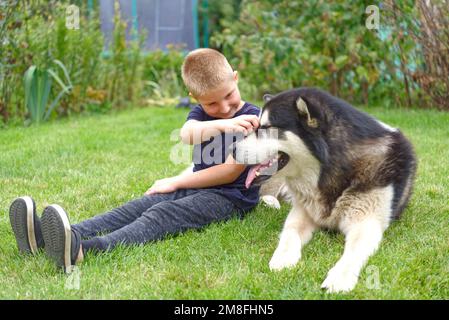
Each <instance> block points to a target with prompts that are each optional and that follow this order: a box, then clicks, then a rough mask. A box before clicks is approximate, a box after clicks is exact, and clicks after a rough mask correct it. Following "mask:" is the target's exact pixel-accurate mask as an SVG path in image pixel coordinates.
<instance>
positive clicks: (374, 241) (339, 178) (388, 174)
mask: <svg viewBox="0 0 449 320" xmlns="http://www.w3.org/2000/svg"><path fill="white" fill-rule="evenodd" d="M264 100H265V106H264V108H263V111H262V113H261V116H260V127H259V129H258V131H257V132H255V133H253V134H251V135H249V136H248V137H247V138H246V139H244V140H242V141H240V142H237V143H236V144H235V145H234V146H233V148H234V150H233V151H234V155H235V158H236V160H237V161H238V162H240V163H246V164H252V167H251V169H250V171H249V173H248V176H247V180H246V185H247V187H249V186H250V185H251V184H261V183H262V184H263V183H265V182H266V181H269V180H270V179H273V178H276V179H280V178H281V179H283V181H284V182H285V185H286V186H287V188H288V192H289V195H290V197H291V203H292V208H291V211H290V213H289V214H288V217H287V219H286V221H285V224H284V227H283V230H282V233H281V235H280V240H279V244H278V247H277V249H276V250H275V252H274V254H273V257H272V258H271V261H270V263H269V266H270V269H271V270H281V269H284V268H288V267H293V266H294V265H295V264H296V263H297V262H298V261H299V259H300V258H301V248H302V246H303V245H305V244H306V243H307V242H308V241H309V240H310V239H311V238H312V234H313V232H314V230H316V229H317V228H326V229H333V230H339V231H341V232H343V233H344V234H345V248H344V252H343V255H342V257H341V258H340V260H339V261H338V262H337V263H336V265H335V266H334V267H333V268H332V269H331V270H330V271H329V272H328V274H327V277H326V279H325V280H324V282H323V283H322V288H325V289H327V291H328V292H345V291H350V290H352V289H353V288H354V287H355V285H356V283H357V280H358V277H359V274H360V271H361V269H362V267H363V266H364V265H365V263H366V262H367V260H368V258H369V257H370V255H372V254H373V253H374V252H375V251H376V250H377V248H378V246H379V243H380V242H381V240H382V235H383V232H384V231H385V230H386V228H387V227H388V226H389V224H390V222H391V221H392V220H395V219H398V218H399V216H400V214H401V212H402V211H403V210H404V208H405V206H406V205H407V202H408V200H409V198H410V194H411V192H412V185H413V181H414V176H415V172H416V158H415V154H414V151H413V148H412V145H411V144H410V142H409V141H408V140H407V139H406V138H405V137H404V135H403V134H402V133H401V132H400V131H399V130H398V129H394V128H392V127H390V126H388V125H386V124H384V123H382V122H380V121H378V120H376V119H374V118H373V117H371V116H369V115H367V114H365V113H363V112H361V111H359V110H357V109H355V108H354V107H352V106H351V105H349V104H348V103H347V102H345V101H343V100H340V99H338V98H336V97H334V96H332V95H330V94H328V93H326V92H324V91H322V90H319V89H315V88H299V89H293V90H289V91H285V92H282V93H280V94H278V95H276V96H270V95H268V96H266V97H264ZM261 132H264V134H261ZM270 132H275V133H276V134H277V137H273V136H274V135H272V134H270Z"/></svg>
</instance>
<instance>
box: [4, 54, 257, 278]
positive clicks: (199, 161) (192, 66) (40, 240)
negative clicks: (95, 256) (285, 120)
mask: <svg viewBox="0 0 449 320" xmlns="http://www.w3.org/2000/svg"><path fill="white" fill-rule="evenodd" d="M182 78H183V80H184V83H185V85H186V87H187V88H188V90H189V92H190V93H189V94H190V95H192V96H193V97H194V98H195V99H196V100H197V101H198V102H199V103H200V105H199V106H197V107H195V108H194V109H192V111H191V112H190V113H189V115H188V117H187V121H186V123H185V124H184V126H183V127H182V129H181V134H180V135H181V139H182V141H183V142H185V143H189V144H195V147H194V169H193V172H191V173H184V174H182V175H179V176H176V177H171V178H166V179H162V180H158V181H156V182H155V183H154V184H153V186H151V188H149V189H148V191H147V192H146V193H145V195H144V196H143V197H142V198H139V199H136V200H133V201H130V202H128V203H126V204H125V205H123V206H121V207H118V208H115V209H113V210H111V211H110V212H107V213H104V214H102V215H98V216H95V217H93V218H91V219H88V220H86V221H83V222H81V223H79V224H76V225H70V223H69V219H68V217H67V214H66V212H65V211H64V209H63V208H61V207H60V206H59V205H50V206H48V207H46V208H45V209H44V212H43V214H42V218H41V219H39V218H38V216H37V215H36V206H35V203H34V201H33V199H31V198H30V197H21V198H17V199H16V200H14V202H13V203H12V204H11V207H10V220H11V226H12V229H13V231H14V234H15V237H16V240H17V244H18V247H19V250H20V251H22V252H26V253H35V252H36V251H37V250H38V249H39V248H42V247H45V251H46V253H47V255H49V256H50V257H51V258H52V259H53V260H54V261H55V262H56V264H57V266H59V267H62V268H63V269H64V270H65V271H66V272H70V270H71V266H73V265H74V264H75V263H78V262H81V261H82V259H83V257H84V255H85V254H86V252H88V251H97V252H98V251H107V250H110V249H112V248H114V247H115V246H116V245H118V244H128V245H129V244H141V243H146V242H149V241H154V240H158V239H162V238H163V237H164V236H166V235H168V234H176V233H180V232H183V231H185V230H187V229H191V228H201V227H203V226H205V225H207V224H210V223H212V222H214V221H220V220H226V219H229V218H231V217H232V216H233V214H235V213H236V212H237V213H239V214H240V216H242V215H243V214H244V213H245V212H248V211H249V210H251V209H252V208H254V207H255V206H256V205H257V203H258V200H259V188H258V187H252V188H250V189H246V188H245V178H246V176H247V173H248V169H247V168H246V166H245V165H242V164H236V163H235V162H234V161H233V158H232V156H231V155H229V156H227V155H228V153H229V152H228V147H229V144H231V143H232V142H234V141H233V140H234V139H235V134H236V133H240V134H241V135H247V134H249V133H250V132H252V131H253V130H255V129H257V127H258V126H259V122H258V114H259V109H258V108H257V107H256V106H254V105H252V104H249V103H247V102H244V101H242V100H241V97H240V92H239V89H238V86H237V83H238V75H237V71H233V69H232V68H231V66H230V65H229V63H228V61H227V60H226V58H225V57H224V56H223V55H222V54H221V53H219V52H218V51H215V50H212V49H198V50H195V51H192V52H191V53H189V54H188V55H187V56H186V58H185V60H184V63H183V66H182ZM229 135H231V139H229ZM219 138H221V139H219ZM217 141H219V142H220V145H218V147H217V144H216V142H217ZM211 143H214V146H215V147H214V148H213V150H212V152H209V150H210V149H211V148H210V146H211V145H210V144H211ZM205 151H207V152H205ZM220 151H221V152H220ZM211 160H213V161H211ZM217 160H218V161H217ZM99 234H105V235H103V236H99Z"/></svg>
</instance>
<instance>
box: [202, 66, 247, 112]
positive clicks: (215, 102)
mask: <svg viewBox="0 0 449 320" xmlns="http://www.w3.org/2000/svg"><path fill="white" fill-rule="evenodd" d="M237 82H238V77H237V72H236V71H234V79H233V80H230V81H228V82H225V83H223V85H222V86H220V87H218V88H217V89H214V90H211V91H209V92H207V93H205V94H204V95H202V96H199V97H195V99H196V100H197V101H198V102H199V103H200V104H201V106H202V107H203V109H204V111H205V112H206V113H207V114H208V115H209V116H211V117H214V118H221V119H230V118H232V117H233V116H234V115H235V113H236V112H237V111H238V110H240V108H241V107H242V106H243V104H244V102H243V101H242V99H241V97H240V91H239V88H238V86H237Z"/></svg>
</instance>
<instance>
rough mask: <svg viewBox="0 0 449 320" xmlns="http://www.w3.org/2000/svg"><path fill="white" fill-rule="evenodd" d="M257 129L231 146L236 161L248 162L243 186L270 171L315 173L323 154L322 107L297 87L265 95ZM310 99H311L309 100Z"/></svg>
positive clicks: (267, 176)
mask: <svg viewBox="0 0 449 320" xmlns="http://www.w3.org/2000/svg"><path fill="white" fill-rule="evenodd" d="M264 100H265V105H264V108H263V110H262V112H261V115H260V119H259V121H260V126H259V128H258V130H257V131H256V132H255V133H253V134H251V135H249V136H248V137H247V138H246V139H244V140H242V141H240V142H238V143H237V144H236V146H235V150H234V152H235V157H236V160H237V162H240V163H245V164H248V165H251V169H250V170H249V173H248V176H247V179H246V187H249V186H250V185H252V184H253V185H258V184H261V183H262V182H264V181H266V180H268V179H270V178H271V177H272V176H273V175H274V174H279V175H283V176H285V177H301V176H303V177H307V175H314V176H317V175H318V174H319V170H320V162H322V161H324V160H325V158H326V157H327V148H326V143H325V140H324V137H323V132H324V130H325V126H326V119H325V111H324V110H323V107H322V106H321V105H320V103H318V102H317V101H314V100H313V99H307V98H306V97H301V95H300V92H299V91H298V90H290V91H286V92H283V93H280V94H278V95H276V96H272V95H265V96H264ZM309 100H312V101H309Z"/></svg>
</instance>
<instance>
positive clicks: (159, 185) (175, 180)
mask: <svg viewBox="0 0 449 320" xmlns="http://www.w3.org/2000/svg"><path fill="white" fill-rule="evenodd" d="M178 189H179V176H176V177H171V178H165V179H161V180H157V181H156V182H155V183H154V184H153V185H152V186H151V188H150V189H148V190H147V192H145V195H152V194H156V193H170V192H175V191H176V190H178Z"/></svg>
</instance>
